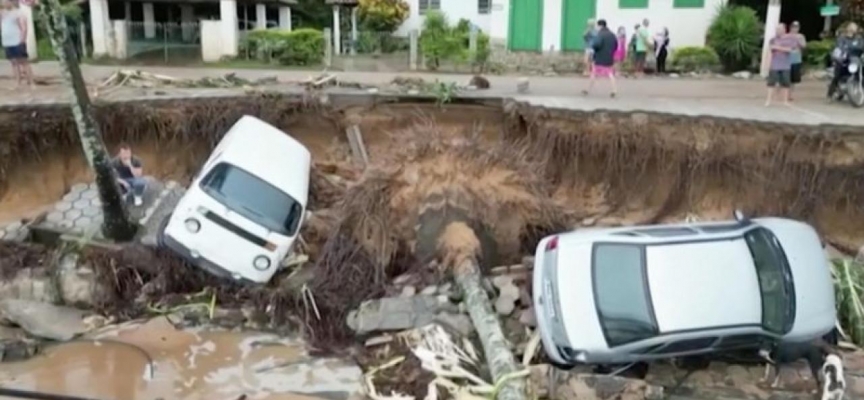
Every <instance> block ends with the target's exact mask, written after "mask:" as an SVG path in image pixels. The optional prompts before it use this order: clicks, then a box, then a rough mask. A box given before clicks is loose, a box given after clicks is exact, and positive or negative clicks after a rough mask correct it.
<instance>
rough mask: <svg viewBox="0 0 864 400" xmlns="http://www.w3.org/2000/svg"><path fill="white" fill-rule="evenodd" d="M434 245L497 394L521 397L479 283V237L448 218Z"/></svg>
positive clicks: (520, 381) (506, 346) (520, 382)
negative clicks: (477, 340) (480, 346)
mask: <svg viewBox="0 0 864 400" xmlns="http://www.w3.org/2000/svg"><path fill="white" fill-rule="evenodd" d="M438 249H439V253H440V255H441V257H442V258H443V260H444V263H445V265H446V266H448V267H451V268H452V271H453V276H454V277H455V279H456V283H457V284H458V285H459V288H460V289H461V290H462V293H463V295H464V300H463V301H464V304H466V305H467V307H468V314H469V315H470V317H471V322H472V323H473V324H474V327H475V328H476V329H477V334H478V336H479V337H480V342H481V343H482V344H483V353H484V354H485V355H486V362H487V363H488V364H489V371H490V373H491V374H492V379H493V381H494V385H495V390H496V393H497V394H498V395H497V398H498V399H501V400H518V399H525V398H526V394H525V380H524V378H523V377H522V376H520V374H519V368H518V367H517V364H516V359H515V357H514V356H513V353H512V352H511V351H510V343H509V342H508V341H507V338H506V337H505V336H504V332H503V331H502V330H501V325H500V324H499V323H498V317H497V315H496V314H495V312H494V311H492V304H491V303H490V302H489V296H488V295H487V294H486V291H485V290H484V289H483V285H482V284H481V278H482V276H481V274H480V267H479V265H478V262H477V256H478V255H479V254H480V241H479V240H478V239H477V235H476V234H475V233H474V230H473V229H471V227H469V226H468V225H467V224H466V223H464V222H451V223H450V224H448V225H447V226H446V227H445V228H444V230H443V233H442V234H441V236H440V238H439V240H438Z"/></svg>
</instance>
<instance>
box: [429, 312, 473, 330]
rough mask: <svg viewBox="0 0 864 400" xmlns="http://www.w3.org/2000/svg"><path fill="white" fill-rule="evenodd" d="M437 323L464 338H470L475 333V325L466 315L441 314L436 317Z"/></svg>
mask: <svg viewBox="0 0 864 400" xmlns="http://www.w3.org/2000/svg"><path fill="white" fill-rule="evenodd" d="M435 322H437V323H439V324H441V325H443V326H444V327H446V328H450V329H452V330H454V331H456V332H458V333H459V334H461V335H463V336H468V335H470V334H471V333H473V332H474V324H473V323H472V322H471V318H469V317H468V316H467V315H465V314H454V313H449V312H441V313H438V315H437V316H436V317H435Z"/></svg>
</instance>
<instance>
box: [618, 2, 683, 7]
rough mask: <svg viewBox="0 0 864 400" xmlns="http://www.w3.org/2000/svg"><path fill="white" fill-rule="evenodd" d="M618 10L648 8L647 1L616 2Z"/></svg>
mask: <svg viewBox="0 0 864 400" xmlns="http://www.w3.org/2000/svg"><path fill="white" fill-rule="evenodd" d="M676 1H677V0H676ZM618 8H648V0H618Z"/></svg>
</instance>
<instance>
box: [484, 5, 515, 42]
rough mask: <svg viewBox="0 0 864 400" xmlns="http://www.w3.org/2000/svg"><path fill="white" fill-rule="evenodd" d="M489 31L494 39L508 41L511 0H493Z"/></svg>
mask: <svg viewBox="0 0 864 400" xmlns="http://www.w3.org/2000/svg"><path fill="white" fill-rule="evenodd" d="M488 32H489V38H490V39H492V40H493V41H498V42H501V43H505V44H506V43H507V32H510V0H492V13H491V14H490V15H489V30H488Z"/></svg>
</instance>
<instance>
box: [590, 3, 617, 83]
mask: <svg viewBox="0 0 864 400" xmlns="http://www.w3.org/2000/svg"><path fill="white" fill-rule="evenodd" d="M597 26H598V27H599V28H600V30H599V31H598V32H597V37H596V38H595V39H594V68H592V70H591V81H590V83H589V84H588V90H583V91H582V94H584V95H587V94H588V93H589V92H590V91H591V89H593V88H594V78H596V77H598V76H599V77H607V78H609V82H610V83H611V84H612V93H611V94H610V96H611V97H615V92H617V91H618V89H617V87H616V84H615V49H617V48H618V38H617V37H615V34H614V33H612V31H610V30H609V28H608V27H607V26H606V20H605V19H601V20H600V21H597Z"/></svg>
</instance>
